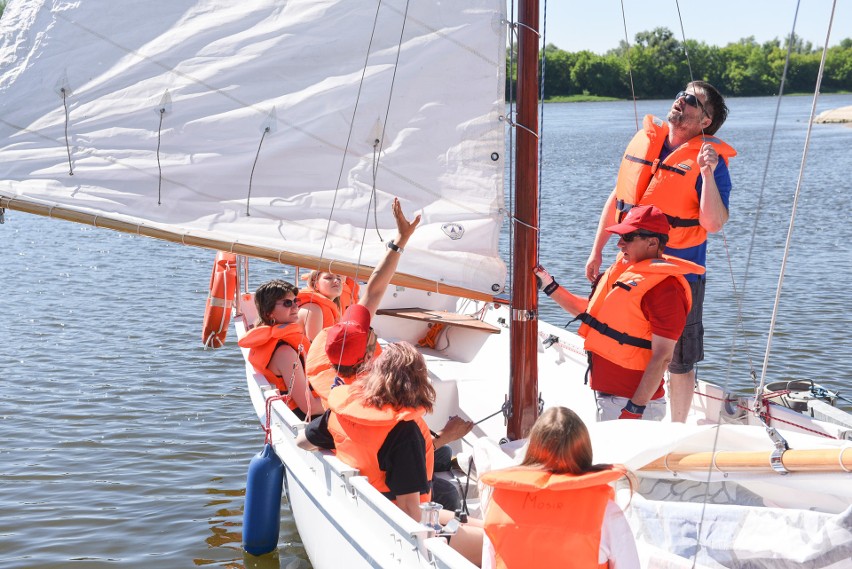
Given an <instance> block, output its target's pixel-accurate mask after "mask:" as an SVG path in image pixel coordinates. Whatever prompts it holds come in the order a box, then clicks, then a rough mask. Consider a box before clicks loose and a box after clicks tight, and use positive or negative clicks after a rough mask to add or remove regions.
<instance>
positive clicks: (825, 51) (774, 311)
mask: <svg viewBox="0 0 852 569" xmlns="http://www.w3.org/2000/svg"><path fill="white" fill-rule="evenodd" d="M836 8H837V0H834V1H833V2H832V3H831V15H830V16H829V20H828V30H827V31H826V34H825V44H824V45H823V48H822V57H821V58H820V62H819V71H818V72H817V80H816V85H815V86H814V98H813V102H812V103H811V114H810V117H809V118H808V130H807V134H806V135H805V147H804V149H803V150H802V162H801V165H800V166H799V176H798V179H797V180H796V191H795V193H794V194H793V209H792V210H791V212H790V225H789V227H788V228H787V239H786V241H785V243H784V256H783V257H782V260H781V271H780V273H779V275H778V287H777V289H776V291H775V303H774V305H773V307H772V317H771V319H770V322H769V335H768V337H767V339H766V352H765V353H764V358H763V369H762V370H761V373H760V384H759V385H758V390H759V391H758V393H759V392H760V391H762V390H763V387H764V385H765V383H766V370H767V368H768V366H769V354H770V351H771V349H772V336H773V334H774V332H775V323H776V320H777V317H778V307H779V305H780V304H781V288H782V286H783V284H784V272H785V270H786V268H787V258H788V257H789V255H790V245H791V243H792V241H793V228H794V226H795V221H796V210H797V208H798V205H799V197H800V196H801V191H802V179H803V177H804V174H805V164H806V162H807V159H808V149H809V147H810V142H811V131H812V130H813V126H814V117H815V115H816V106H817V102H818V101H819V91H820V87H821V85H822V75H823V72H824V71H825V60H826V56H827V55H828V42H829V40H830V38H831V26H832V24H833V22H834V11H835V9H836ZM790 43H792V38H791V42H790ZM756 404H757V399H755V405H756Z"/></svg>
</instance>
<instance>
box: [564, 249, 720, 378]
mask: <svg viewBox="0 0 852 569" xmlns="http://www.w3.org/2000/svg"><path fill="white" fill-rule="evenodd" d="M621 258H622V257H621V255H620V254H619V256H618V259H617V260H616V262H615V263H613V264H612V266H611V267H610V268H608V269H607V270H606V272H605V273H604V274H603V276H602V277H601V279H600V280H599V281H598V282H597V285H596V286H595V290H594V292H593V293H592V298H591V300H589V305H588V306H587V307H586V311H585V312H583V313H581V314H580V315H579V316H577V318H578V319H579V320H580V321H581V322H583V325H582V326H580V329H579V330H578V332H577V333H578V334H580V336H582V337H584V338H585V339H586V341H585V343H584V347H585V349H586V350H588V351H590V352H594V353H595V354H597V355H599V356H601V357H603V358H606V359H608V360H609V361H611V362H614V363H616V364H618V365H620V366H621V367H626V368H627V369H636V370H644V369H645V368H646V367H648V362H650V361H651V323H650V322H649V321H648V319H647V318H646V317H645V315H644V314H643V313H642V298H643V297H644V296H645V294H646V293H647V292H648V291H649V290H651V289H652V288H654V287H655V286H657V285H658V284H659V283H660V282H662V281H663V280H664V279H666V278H668V277H671V276H673V277H675V278H676V279H677V281H678V283H680V286H682V287H683V289H684V292H685V293H686V300H687V303H688V305H689V306H690V307H691V306H692V292H691V291H690V288H689V283H687V281H686V279H685V278H684V277H683V275H685V274H689V273H697V274H702V273H704V267H702V266H700V265H697V264H695V263H692V262H690V261H685V260H683V259H679V258H677V257H670V256H669V255H663V257H662V258H659V259H658V258H653V259H645V260H644V261H639V262H638V263H632V264H625V263H623V262H621Z"/></svg>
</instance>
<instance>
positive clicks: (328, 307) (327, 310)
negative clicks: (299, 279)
mask: <svg viewBox="0 0 852 569" xmlns="http://www.w3.org/2000/svg"><path fill="white" fill-rule="evenodd" d="M296 298H298V299H299V306H306V305H308V304H316V305H317V306H319V307H320V309H321V310H322V327H323V328H328V327H329V326H334V325H335V324H337V323H338V322H340V309H339V308H338V307H337V304H335V302H334V301H333V300H329V299H328V298H327V297H325V296H323V295H321V294H320V293H318V292H317V291H315V290H314V289H312V288H310V287H305V288H303V289H302V290H300V291H299V294H298V296H297V297H296Z"/></svg>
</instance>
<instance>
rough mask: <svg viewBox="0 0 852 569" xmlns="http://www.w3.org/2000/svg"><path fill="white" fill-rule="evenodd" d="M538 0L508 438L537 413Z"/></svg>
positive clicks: (521, 77)
mask: <svg viewBox="0 0 852 569" xmlns="http://www.w3.org/2000/svg"><path fill="white" fill-rule="evenodd" d="M538 19H539V18H538V0H521V1H520V3H519V4H518V27H517V37H518V95H517V97H518V103H517V108H518V116H517V119H516V123H517V124H518V128H516V129H515V135H516V136H517V146H516V149H515V172H516V174H515V220H513V223H514V232H515V243H514V259H515V268H514V273H513V276H512V325H511V339H512V340H511V366H510V367H511V374H512V376H511V377H512V381H511V392H510V396H509V401H510V403H511V415H510V417H509V426H508V432H507V434H508V436H509V438H510V439H513V440H516V439H520V438H524V437H526V436H527V435H528V434H529V432H530V429H531V428H532V425H533V423H534V422H535V420H536V418H537V417H538V321H537V320H536V319H537V317H538V316H537V315H538V289H537V287H536V284H535V279H534V278H533V275H532V269H533V265H534V264H535V262H536V259H538V239H537V231H536V229H535V228H537V227H538V137H537V136H536V134H534V133H538V91H539V86H538V43H539V34H538Z"/></svg>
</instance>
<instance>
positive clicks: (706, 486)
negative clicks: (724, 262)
mask: <svg viewBox="0 0 852 569" xmlns="http://www.w3.org/2000/svg"><path fill="white" fill-rule="evenodd" d="M675 7H676V8H677V17H678V22H679V23H680V35H681V39H682V45H683V54H684V57H685V58H686V66H687V69H688V70H689V81H690V83H692V82H694V81H695V75H694V73H693V71H692V62H691V61H690V59H689V50H688V48H687V45H686V32H685V30H684V26H683V16H682V15H681V11H680V2H679V0H675ZM704 136H705V133H704V127H702V128H701V137H702V139H703V138H704ZM719 159H721V157H720V158H719ZM721 233H722V236H723V238H724V235H725V231H724V228H723V229H722V231H721ZM726 251H727V248H726ZM728 263H729V265H730V254H729V255H728ZM730 271H731V277H732V279H733V269H732V268H731V269H730ZM735 296H736V293H735ZM697 371H698V370H695V373H696V376H697ZM729 378H730V374H727V375H726V379H725V382H724V383H723V384H722V392H723V393H727V391H728V381H729ZM693 389H694V388H693ZM719 418H720V419H721V412H720V417H719ZM720 427H721V425H720V426H719V427H717V428H716V429H715V433H714V436H713V446H712V452H713V456H716V449H717V448H718V446H719V432H720V431H721V428H720ZM712 477H713V467H712V466H710V467H708V469H707V478H706V480H705V481H704V496H703V497H702V500H701V514H700V515H699V516H698V521H697V522H696V524H695V525H696V527H695V555H693V557H692V569H695V567H696V563H697V561H698V551H700V548H701V533H702V531H703V529H704V518H705V516H706V513H707V502H708V501H709V500H710V482H711V480H712Z"/></svg>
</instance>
